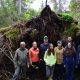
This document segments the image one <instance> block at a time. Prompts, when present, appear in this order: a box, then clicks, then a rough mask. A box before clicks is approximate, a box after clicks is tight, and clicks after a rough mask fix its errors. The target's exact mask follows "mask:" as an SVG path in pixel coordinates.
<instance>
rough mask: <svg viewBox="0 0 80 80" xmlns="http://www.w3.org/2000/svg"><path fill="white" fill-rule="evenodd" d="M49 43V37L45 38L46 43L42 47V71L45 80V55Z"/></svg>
mask: <svg viewBox="0 0 80 80" xmlns="http://www.w3.org/2000/svg"><path fill="white" fill-rule="evenodd" d="M48 47H49V43H48V37H47V36H44V43H42V44H41V45H40V60H41V65H40V68H41V71H42V75H43V80H46V66H45V61H44V54H45V51H46V50H47V49H48Z"/></svg>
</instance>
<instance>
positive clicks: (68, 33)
mask: <svg viewBox="0 0 80 80" xmlns="http://www.w3.org/2000/svg"><path fill="white" fill-rule="evenodd" d="M79 29H80V28H79V27H77V26H71V27H70V28H68V29H67V30H65V31H64V32H63V33H62V37H64V38H66V37H67V36H72V37H73V38H74V37H75V35H76V33H77V31H78V30H79Z"/></svg>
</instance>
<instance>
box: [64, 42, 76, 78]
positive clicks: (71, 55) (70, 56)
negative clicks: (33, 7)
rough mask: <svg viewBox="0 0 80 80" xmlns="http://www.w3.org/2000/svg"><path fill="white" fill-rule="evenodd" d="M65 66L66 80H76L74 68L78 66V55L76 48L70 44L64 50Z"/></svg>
mask: <svg viewBox="0 0 80 80" xmlns="http://www.w3.org/2000/svg"><path fill="white" fill-rule="evenodd" d="M64 65H65V69H66V80H74V79H73V73H74V67H76V66H77V55H76V50H75V48H74V46H73V45H72V44H71V43H70V42H69V43H68V44H67V46H66V47H65V49H64Z"/></svg>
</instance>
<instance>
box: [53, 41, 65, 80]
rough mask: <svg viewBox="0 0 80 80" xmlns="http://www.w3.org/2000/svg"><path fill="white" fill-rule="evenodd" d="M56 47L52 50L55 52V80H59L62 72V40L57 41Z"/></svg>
mask: <svg viewBox="0 0 80 80" xmlns="http://www.w3.org/2000/svg"><path fill="white" fill-rule="evenodd" d="M57 45H58V46H57V47H55V48H54V52H55V54H56V66H55V70H56V75H55V77H56V80H61V79H62V74H63V52H64V47H63V46H62V41H57Z"/></svg>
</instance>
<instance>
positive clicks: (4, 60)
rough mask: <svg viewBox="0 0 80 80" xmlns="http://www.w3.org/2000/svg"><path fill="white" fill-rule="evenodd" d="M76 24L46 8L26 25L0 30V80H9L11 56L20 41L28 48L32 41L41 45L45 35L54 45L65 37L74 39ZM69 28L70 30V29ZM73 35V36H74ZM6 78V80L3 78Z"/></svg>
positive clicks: (69, 17) (67, 16) (11, 69)
mask: <svg viewBox="0 0 80 80" xmlns="http://www.w3.org/2000/svg"><path fill="white" fill-rule="evenodd" d="M77 24H78V22H77V21H76V20H74V19H73V18H72V17H71V16H69V15H63V14H56V13H55V12H53V11H51V9H50V7H49V6H48V5H46V7H45V8H44V9H43V10H42V11H41V13H40V15H39V16H37V17H34V18H32V19H31V20H29V21H27V22H26V23H22V22H20V23H18V24H17V25H15V26H11V27H7V28H1V29H0V42H1V43H0V72H1V74H0V80H9V78H10V76H12V74H11V73H13V72H14V65H13V56H14V51H15V50H16V48H18V47H19V42H20V41H25V42H26V44H27V47H28V48H30V47H31V45H32V42H33V41H37V42H38V45H39V44H40V43H42V41H43V37H44V36H45V35H47V36H48V37H49V42H52V43H53V44H54V45H56V41H57V40H59V39H64V38H66V37H67V36H72V37H73V38H75V36H76V35H75V34H76V33H77V32H78V31H79V28H78V27H76V25H77ZM70 28H71V29H70ZM74 35H75V36H74ZM4 76H6V79H5V77H4Z"/></svg>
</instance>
